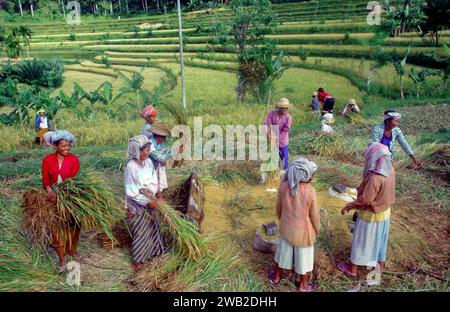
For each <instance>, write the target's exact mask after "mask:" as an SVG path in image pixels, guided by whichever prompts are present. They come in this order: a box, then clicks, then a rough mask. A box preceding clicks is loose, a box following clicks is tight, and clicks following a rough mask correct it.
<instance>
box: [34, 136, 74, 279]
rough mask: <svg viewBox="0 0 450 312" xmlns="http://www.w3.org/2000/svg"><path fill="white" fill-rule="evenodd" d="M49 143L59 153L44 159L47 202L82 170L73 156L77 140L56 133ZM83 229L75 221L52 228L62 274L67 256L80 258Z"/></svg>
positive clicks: (43, 178)
mask: <svg viewBox="0 0 450 312" xmlns="http://www.w3.org/2000/svg"><path fill="white" fill-rule="evenodd" d="M50 143H51V144H52V145H53V146H54V147H55V149H56V152H55V153H53V154H50V155H47V156H45V157H44V159H43V160H42V185H43V187H44V189H45V190H46V191H47V196H48V199H49V200H51V201H56V193H55V191H54V189H53V186H54V185H55V184H59V183H61V182H63V181H64V180H66V179H68V178H72V177H75V176H76V175H77V173H78V171H79V170H80V161H79V159H78V158H77V157H76V156H75V155H72V154H71V153H70V149H71V147H72V146H73V144H75V137H74V136H73V134H72V133H70V132H67V131H65V130H57V131H54V132H53V133H52V135H51V137H50ZM80 231H81V228H80V226H79V225H78V224H75V222H74V220H64V221H63V222H61V223H60V224H54V225H52V247H53V248H54V249H55V250H56V252H57V253H58V257H59V268H58V270H59V271H61V272H62V271H63V270H64V269H65V257H66V255H67V254H68V255H71V256H73V257H75V258H78V257H79V256H78V253H77V247H78V239H79V237H80Z"/></svg>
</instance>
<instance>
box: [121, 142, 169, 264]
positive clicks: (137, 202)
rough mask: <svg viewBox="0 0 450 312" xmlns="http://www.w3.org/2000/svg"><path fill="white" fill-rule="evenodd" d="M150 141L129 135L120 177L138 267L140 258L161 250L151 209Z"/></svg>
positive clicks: (153, 181) (153, 185)
mask: <svg viewBox="0 0 450 312" xmlns="http://www.w3.org/2000/svg"><path fill="white" fill-rule="evenodd" d="M151 144H152V143H151V141H150V140H149V139H148V138H147V137H146V136H145V135H142V134H141V135H137V136H135V137H133V138H131V139H130V141H129V144H128V149H127V156H128V158H129V159H130V160H129V161H128V164H127V167H126V169H125V174H124V179H125V194H126V202H127V210H128V220H129V224H130V228H131V238H132V254H133V268H134V269H135V270H139V269H140V268H141V267H142V264H143V263H144V262H146V261H147V260H149V259H152V258H153V257H156V256H159V255H160V254H162V253H163V251H164V244H163V238H162V234H161V230H160V227H159V220H158V214H157V213H156V211H155V208H156V207H157V206H156V205H157V200H156V193H157V191H158V180H157V177H156V171H155V168H154V166H153V163H152V162H151V161H150V159H149V155H150V148H151Z"/></svg>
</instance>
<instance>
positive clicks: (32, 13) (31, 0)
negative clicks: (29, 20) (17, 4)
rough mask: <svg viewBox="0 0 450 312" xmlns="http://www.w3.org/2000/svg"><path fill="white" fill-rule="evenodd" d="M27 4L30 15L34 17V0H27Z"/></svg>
mask: <svg viewBox="0 0 450 312" xmlns="http://www.w3.org/2000/svg"><path fill="white" fill-rule="evenodd" d="M28 4H29V5H30V12H31V16H33V17H34V9H33V5H34V0H28Z"/></svg>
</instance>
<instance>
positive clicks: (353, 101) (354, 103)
mask: <svg viewBox="0 0 450 312" xmlns="http://www.w3.org/2000/svg"><path fill="white" fill-rule="evenodd" d="M348 104H352V105H356V100H355V99H350V101H349V102H348Z"/></svg>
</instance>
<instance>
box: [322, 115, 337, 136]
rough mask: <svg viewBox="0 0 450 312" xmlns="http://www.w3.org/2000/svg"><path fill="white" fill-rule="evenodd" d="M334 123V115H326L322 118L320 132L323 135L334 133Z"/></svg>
mask: <svg viewBox="0 0 450 312" xmlns="http://www.w3.org/2000/svg"><path fill="white" fill-rule="evenodd" d="M333 123H334V116H333V114H330V113H326V114H325V115H323V116H322V118H321V120H320V132H322V133H325V134H326V133H333V128H331V125H332V124H333Z"/></svg>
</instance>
